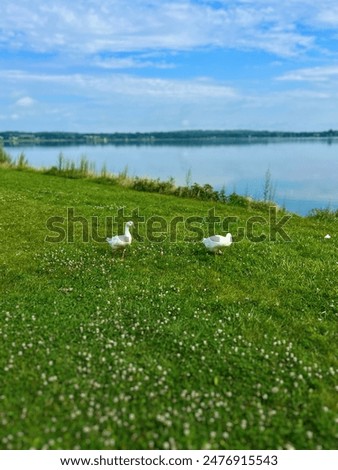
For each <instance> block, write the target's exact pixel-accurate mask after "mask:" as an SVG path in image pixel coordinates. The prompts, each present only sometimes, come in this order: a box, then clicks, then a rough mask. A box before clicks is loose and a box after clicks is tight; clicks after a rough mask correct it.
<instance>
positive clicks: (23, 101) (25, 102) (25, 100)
mask: <svg viewBox="0 0 338 470" xmlns="http://www.w3.org/2000/svg"><path fill="white" fill-rule="evenodd" d="M15 104H16V105H17V106H21V107H23V108H28V107H30V106H33V105H34V104H35V100H33V98H31V97H30V96H24V97H22V98H19V99H18V100H17V101H16V103H15Z"/></svg>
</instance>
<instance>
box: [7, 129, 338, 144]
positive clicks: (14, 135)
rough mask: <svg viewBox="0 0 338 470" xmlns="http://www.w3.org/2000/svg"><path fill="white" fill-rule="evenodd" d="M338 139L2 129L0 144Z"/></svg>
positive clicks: (324, 136)
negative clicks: (3, 130)
mask: <svg viewBox="0 0 338 470" xmlns="http://www.w3.org/2000/svg"><path fill="white" fill-rule="evenodd" d="M336 139H338V131H333V130H329V131H322V132H279V131H249V130H232V131H231V130H227V131H202V130H197V131H171V132H115V133H76V132H19V131H5V132H0V145H6V146H11V147H15V146H21V145H62V144H65V145H107V144H114V145H165V144H167V145H187V144H188V145H201V144H202V145H225V144H231V143H235V142H237V143H243V144H254V143H264V142H266V143H269V142H271V143H273V142H281V141H290V140H292V141H296V140H301V141H304V140H309V141H311V140H316V141H317V140H325V141H328V142H329V143H330V142H331V141H333V140H336Z"/></svg>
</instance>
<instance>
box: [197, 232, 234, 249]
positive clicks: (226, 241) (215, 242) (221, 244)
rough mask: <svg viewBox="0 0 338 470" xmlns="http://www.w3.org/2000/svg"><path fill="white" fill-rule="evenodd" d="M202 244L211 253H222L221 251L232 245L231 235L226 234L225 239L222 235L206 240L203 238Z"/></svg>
mask: <svg viewBox="0 0 338 470" xmlns="http://www.w3.org/2000/svg"><path fill="white" fill-rule="evenodd" d="M202 243H203V244H204V246H205V248H206V249H207V250H208V251H210V252H211V253H215V254H216V253H222V250H223V249H224V248H225V247H226V246H230V245H231V244H232V235H231V233H227V234H226V236H225V237H223V236H222V235H213V236H211V237H208V238H203V240H202Z"/></svg>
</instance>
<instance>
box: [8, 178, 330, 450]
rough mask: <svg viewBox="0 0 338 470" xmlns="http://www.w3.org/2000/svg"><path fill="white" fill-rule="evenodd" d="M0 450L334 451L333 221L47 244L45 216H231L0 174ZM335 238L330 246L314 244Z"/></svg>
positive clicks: (117, 190)
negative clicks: (115, 252)
mask: <svg viewBox="0 0 338 470" xmlns="http://www.w3.org/2000/svg"><path fill="white" fill-rule="evenodd" d="M0 183H1V184H0V198H1V221H0V223H1V232H0V234H1V252H0V261H1V268H0V269H1V279H2V281H1V287H0V292H1V305H0V319H1V323H0V333H1V338H2V344H1V349H0V370H1V374H0V382H1V383H0V424H1V426H0V447H1V448H3V449H10V448H17V449H26V448H63V449H74V448H83V449H91V448H96V449H104V448H118V449H124V448H133V449H137V448H141V449H146V448H160V449H161V448H179V449H181V448H188V449H189V448H190V449H194V448H217V449H219V448H228V449H231V448H232V449H239V448H247V449H255V448H261V449H269V448H287V447H291V446H293V447H295V448H302V449H314V448H318V447H321V448H325V449H330V448H334V447H335V443H336V438H337V431H336V429H335V423H336V421H335V419H336V416H337V415H336V414H335V413H336V412H337V406H336V403H337V401H336V396H335V395H336V390H335V379H336V374H337V362H336V357H337V282H336V281H337V269H338V265H337V237H336V233H337V227H335V226H333V225H334V222H326V223H323V222H321V223H319V222H316V221H311V220H309V219H302V218H299V217H296V216H295V217H293V218H292V219H291V221H290V222H289V223H288V225H287V232H288V234H289V236H290V237H291V239H292V241H291V242H289V243H287V242H284V241H282V240H279V241H277V242H274V243H272V242H269V241H265V242H263V243H250V242H249V241H245V240H244V241H242V242H240V243H235V244H234V245H233V246H232V247H230V248H229V249H228V250H227V251H226V253H225V255H224V256H223V257H222V256H219V257H214V256H212V255H208V254H206V253H205V251H204V249H203V246H202V245H200V244H197V243H186V242H183V237H184V232H183V230H182V228H181V229H180V230H181V231H180V233H179V237H178V241H177V243H169V241H164V242H163V243H160V244H159V243H150V242H144V243H140V242H139V243H137V242H134V244H133V245H132V246H131V247H130V249H129V250H128V253H127V255H126V258H125V261H124V262H122V261H121V260H119V259H118V258H117V259H114V258H113V257H112V255H111V252H110V249H109V247H108V245H106V244H105V243H96V242H94V241H90V242H89V243H83V242H82V240H81V236H80V232H79V231H78V233H77V237H76V239H75V242H74V243H66V242H63V243H59V244H55V243H54V244H51V243H49V244H48V243H45V242H44V238H45V236H46V235H47V229H46V220H47V218H48V217H50V216H53V215H59V216H65V214H66V207H74V208H75V210H76V214H78V215H82V216H85V217H91V216H93V215H95V216H98V217H99V221H100V233H101V235H105V227H104V217H106V216H112V215H116V211H117V208H118V207H121V206H125V211H126V213H128V212H130V211H131V210H132V209H134V208H136V207H138V208H139V209H140V213H141V214H143V215H145V216H146V217H150V216H152V215H154V214H158V215H163V216H165V217H166V218H167V220H168V221H169V219H170V218H171V217H173V216H176V215H183V216H184V217H188V216H190V215H202V216H206V215H207V211H208V209H210V208H211V207H215V208H216V214H217V215H220V216H221V217H224V216H228V215H236V216H238V217H240V219H241V223H240V224H239V225H241V224H242V223H243V221H245V220H246V219H247V218H248V216H249V215H252V214H251V213H249V212H248V211H246V210H244V209H240V208H234V207H230V206H226V205H224V204H223V205H222V204H215V203H208V202H201V201H194V200H188V199H178V198H175V197H171V196H161V195H157V194H147V193H140V192H135V191H132V190H127V189H123V188H121V187H116V186H108V185H102V184H97V183H95V182H93V181H90V180H70V179H64V178H58V177H52V176H45V175H42V174H38V173H34V172H31V173H30V172H20V171H15V170H5V169H0ZM326 233H331V235H334V236H333V238H331V240H325V239H324V235H325V234H326Z"/></svg>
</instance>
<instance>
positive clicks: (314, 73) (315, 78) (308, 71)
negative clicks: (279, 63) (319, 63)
mask: <svg viewBox="0 0 338 470" xmlns="http://www.w3.org/2000/svg"><path fill="white" fill-rule="evenodd" d="M337 78H338V65H336V66H329V67H312V68H303V69H298V70H293V71H291V72H288V73H286V74H284V75H281V76H280V77H278V78H277V79H278V80H283V81H296V82H305V81H307V82H327V81H329V80H332V79H335V80H337Z"/></svg>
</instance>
